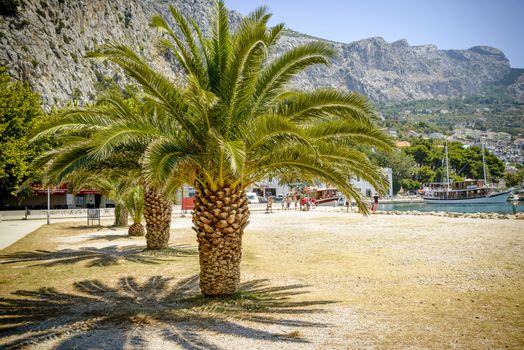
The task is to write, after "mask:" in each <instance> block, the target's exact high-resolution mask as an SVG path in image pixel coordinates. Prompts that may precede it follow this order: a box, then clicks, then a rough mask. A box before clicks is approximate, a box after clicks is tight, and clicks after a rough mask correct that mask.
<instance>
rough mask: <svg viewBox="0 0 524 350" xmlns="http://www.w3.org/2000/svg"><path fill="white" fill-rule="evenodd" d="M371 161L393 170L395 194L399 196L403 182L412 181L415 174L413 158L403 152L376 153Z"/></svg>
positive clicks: (372, 155)
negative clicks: (405, 180)
mask: <svg viewBox="0 0 524 350" xmlns="http://www.w3.org/2000/svg"><path fill="white" fill-rule="evenodd" d="M370 157H371V160H372V161H373V162H375V163H376V164H378V165H379V166H381V167H386V168H391V170H392V172H393V174H392V175H393V193H394V194H397V193H398V191H399V190H400V188H401V187H402V180H404V179H410V178H411V176H412V175H413V174H414V172H415V165H416V163H415V161H414V160H413V157H412V156H411V155H409V154H406V153H405V152H403V151H402V150H396V151H394V152H389V153H385V152H380V151H379V152H374V153H372V154H371V155H370Z"/></svg>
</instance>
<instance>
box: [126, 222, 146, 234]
mask: <svg viewBox="0 0 524 350" xmlns="http://www.w3.org/2000/svg"><path fill="white" fill-rule="evenodd" d="M145 231H146V230H145V229H144V225H142V224H141V223H139V222H136V223H134V224H133V225H131V226H129V229H128V230H127V234H128V235H130V236H143V235H144V234H145Z"/></svg>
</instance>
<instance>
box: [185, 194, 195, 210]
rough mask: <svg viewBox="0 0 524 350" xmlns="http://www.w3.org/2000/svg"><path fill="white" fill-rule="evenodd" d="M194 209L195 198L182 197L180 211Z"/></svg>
mask: <svg viewBox="0 0 524 350" xmlns="http://www.w3.org/2000/svg"><path fill="white" fill-rule="evenodd" d="M194 208H195V198H193V197H183V198H182V210H192V209H194Z"/></svg>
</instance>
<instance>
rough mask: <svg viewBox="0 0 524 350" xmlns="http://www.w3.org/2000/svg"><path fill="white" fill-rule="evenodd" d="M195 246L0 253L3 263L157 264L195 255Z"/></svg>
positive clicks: (114, 246)
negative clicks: (125, 262)
mask: <svg viewBox="0 0 524 350" xmlns="http://www.w3.org/2000/svg"><path fill="white" fill-rule="evenodd" d="M197 254H198V252H197V250H196V248H195V247H192V246H190V245H185V244H180V245H173V246H170V247H169V248H166V249H163V250H160V251H148V250H146V249H145V248H144V246H139V245H129V246H117V245H112V246H108V247H103V248H97V247H82V248H79V249H62V250H57V251H50V250H35V251H30V252H16V253H11V254H5V255H0V264H2V265H4V264H15V263H32V266H58V265H67V264H74V263H77V262H82V261H86V262H87V265H86V266H88V267H94V266H109V265H117V264H119V263H120V262H122V261H131V262H136V263H143V264H158V263H161V262H163V261H171V260H172V259H174V258H177V257H189V256H195V255H197Z"/></svg>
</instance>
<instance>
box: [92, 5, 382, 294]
mask: <svg viewBox="0 0 524 350" xmlns="http://www.w3.org/2000/svg"><path fill="white" fill-rule="evenodd" d="M170 12H171V14H172V16H173V18H174V20H175V23H176V24H177V27H178V28H177V29H178V31H175V30H174V29H172V28H170V27H169V25H168V24H167V22H166V20H165V19H163V18H162V17H160V16H154V17H153V18H152V20H151V25H152V26H153V27H155V28H157V29H159V30H161V31H162V32H164V33H166V34H167V39H166V38H164V39H162V40H161V43H162V44H163V45H165V46H166V47H168V48H169V49H171V51H172V53H173V54H174V56H175V57H176V59H177V60H178V62H179V63H180V66H181V67H182V69H183V71H184V72H185V76H186V78H187V79H186V82H185V85H184V86H180V85H178V84H176V83H174V82H171V81H170V80H169V79H167V78H166V77H165V76H163V75H162V74H161V73H159V72H157V71H155V70H154V69H153V68H152V67H151V66H150V65H149V64H148V63H147V62H146V61H145V60H144V59H142V58H141V57H140V56H139V55H138V54H136V53H135V52H134V51H133V50H132V49H130V48H129V47H127V46H125V45H120V44H117V43H112V44H108V45H106V46H104V47H102V48H101V49H100V50H99V51H97V52H94V53H91V54H89V56H90V57H94V58H99V59H106V60H109V61H111V62H113V63H115V64H117V65H118V66H120V67H121V68H122V69H123V70H124V71H125V72H126V73H127V75H129V76H130V77H131V78H134V79H135V80H136V81H137V83H138V84H139V85H140V86H141V87H142V89H143V92H144V98H145V99H146V100H147V101H149V102H150V103H151V104H153V105H155V106H156V108H157V109H158V110H159V111H160V110H161V111H162V114H163V115H165V116H166V118H167V120H169V123H168V124H169V126H165V125H160V124H159V123H156V124H155V123H154V120H147V121H144V120H127V121H126V123H124V124H125V125H124V124H121V125H118V127H113V126H108V128H107V129H105V131H104V134H103V135H104V137H105V138H106V139H107V140H108V141H107V142H106V143H105V145H104V146H103V147H100V150H103V148H104V147H107V148H108V149H109V146H108V144H110V145H111V147H117V146H118V145H120V144H122V143H125V142H127V140H128V139H129V138H131V139H132V138H133V137H135V131H136V130H137V129H138V128H140V130H142V132H144V133H149V137H151V139H152V141H151V143H150V144H149V145H148V147H147V149H146V150H145V153H144V161H143V164H144V165H145V168H146V169H147V170H148V171H149V173H148V177H149V178H150V179H155V181H157V182H160V183H161V182H162V181H167V180H168V179H170V178H171V177H172V176H173V174H174V173H176V174H179V175H186V174H187V175H188V178H187V181H188V182H189V183H193V184H194V186H195V188H196V190H197V191H196V198H195V209H194V211H193V224H194V230H195V231H196V233H197V241H198V244H199V257H200V268H201V270H200V287H201V291H202V293H203V294H204V295H206V296H219V295H229V294H232V293H234V292H235V291H236V289H237V288H238V285H239V280H240V261H241V255H242V250H241V246H242V234H243V231H244V228H245V227H246V225H247V224H248V221H249V209H248V205H247V200H246V196H245V191H246V188H247V187H248V186H249V185H250V184H252V183H254V182H255V181H258V180H261V179H263V178H264V177H266V176H267V175H268V174H273V175H279V174H287V173H290V172H293V173H294V174H296V175H297V178H301V179H306V180H313V179H314V180H319V179H320V180H323V181H324V182H327V183H329V184H332V185H334V186H337V187H338V188H339V190H341V191H342V192H343V193H344V194H346V195H347V196H351V197H352V198H354V199H355V200H356V202H357V204H358V206H359V207H360V209H361V211H362V212H363V213H367V210H368V209H367V207H366V205H365V203H364V201H363V199H362V195H361V194H360V192H359V191H358V189H356V188H354V187H353V186H352V185H351V184H350V183H349V178H350V176H352V175H357V176H359V177H361V178H363V179H365V180H367V181H369V182H370V183H371V184H372V185H373V186H374V187H375V188H377V189H378V190H383V189H384V186H385V184H386V180H385V179H384V177H383V176H382V174H381V173H380V171H379V169H378V168H377V167H375V166H374V165H373V164H372V163H371V162H370V161H369V159H368V158H367V157H366V155H365V154H363V153H362V152H361V151H359V150H358V148H357V146H359V145H371V146H373V147H375V148H379V149H383V150H389V149H390V148H391V146H392V142H391V140H390V139H389V138H388V137H387V136H386V135H385V134H384V133H383V132H382V131H381V130H379V129H378V128H377V126H376V125H375V123H374V120H373V119H374V111H373V108H372V106H371V105H370V104H369V102H368V101H367V100H366V99H365V98H364V97H362V96H360V95H358V94H356V93H348V92H343V91H336V90H333V89H319V90H314V91H308V92H302V91H294V90H289V89H288V88H287V85H288V83H289V82H290V80H291V79H292V78H293V77H295V76H296V75H297V74H298V73H300V72H302V71H304V70H305V69H306V68H308V67H310V66H312V65H315V64H328V62H329V60H330V59H331V57H332V56H333V54H334V51H333V49H332V48H331V47H330V46H329V45H328V44H325V43H321V42H311V43H308V44H305V45H301V46H298V47H295V48H293V49H290V50H288V51H285V52H284V53H281V54H279V55H278V56H276V57H275V58H273V59H271V57H270V52H274V50H273V48H274V45H275V42H276V41H277V39H278V38H279V36H280V34H281V33H282V31H283V28H284V27H283V25H276V26H275V27H272V28H268V27H267V22H268V20H269V18H270V16H271V15H270V14H269V13H267V10H266V8H264V7H262V8H258V9H256V10H255V11H253V12H252V13H251V14H249V15H248V16H247V17H245V18H244V19H243V20H242V21H241V23H240V24H239V26H238V29H237V30H236V31H235V32H232V31H231V30H230V28H229V15H228V11H227V9H226V8H225V6H224V3H223V2H222V1H217V6H216V15H215V18H214V24H213V26H212V28H211V37H210V38H209V39H204V38H203V35H202V32H201V29H200V28H199V27H198V25H197V24H196V22H195V21H194V20H193V19H191V18H189V19H186V18H185V17H184V16H183V15H182V14H181V13H180V12H179V11H178V10H177V9H176V8H174V7H172V6H171V7H170ZM177 33H180V34H177ZM146 125H147V126H146ZM181 169H183V170H181Z"/></svg>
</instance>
